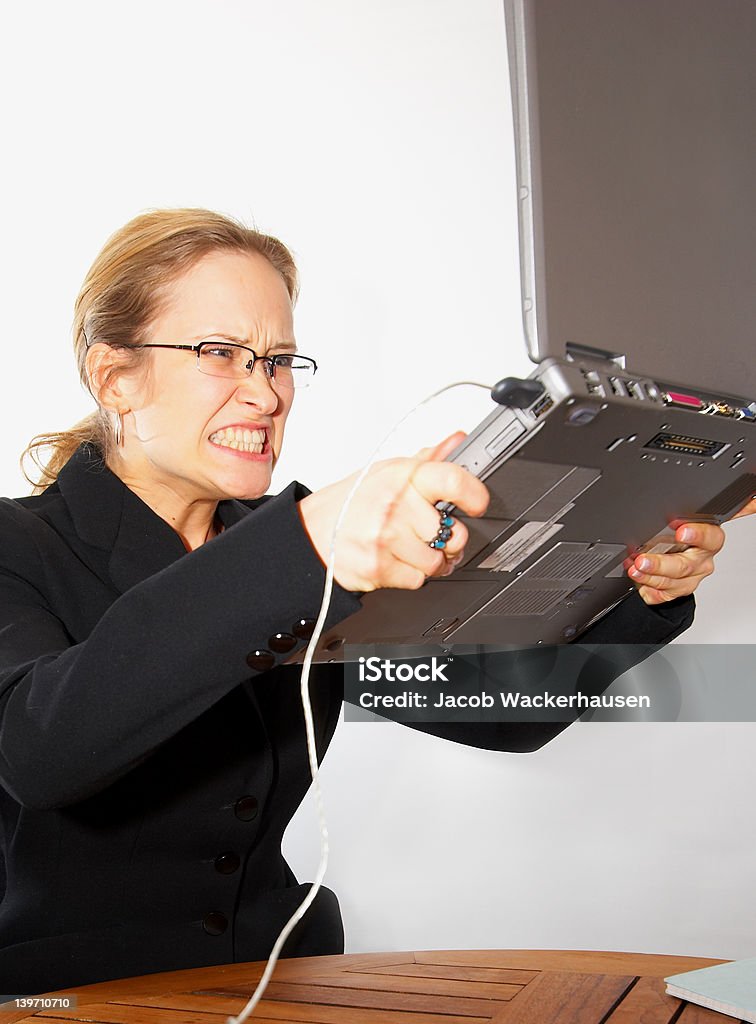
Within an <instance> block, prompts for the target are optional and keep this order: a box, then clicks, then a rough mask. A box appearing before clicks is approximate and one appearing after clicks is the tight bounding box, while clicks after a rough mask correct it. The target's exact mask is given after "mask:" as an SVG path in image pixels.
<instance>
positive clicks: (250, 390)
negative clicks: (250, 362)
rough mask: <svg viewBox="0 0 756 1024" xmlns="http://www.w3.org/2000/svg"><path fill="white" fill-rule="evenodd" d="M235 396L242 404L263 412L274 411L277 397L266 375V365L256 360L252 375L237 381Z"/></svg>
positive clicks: (271, 382)
mask: <svg viewBox="0 0 756 1024" xmlns="http://www.w3.org/2000/svg"><path fill="white" fill-rule="evenodd" d="M237 395H238V397H239V399H240V400H241V401H242V402H247V403H248V404H250V405H255V406H256V407H257V408H258V409H260V410H261V411H263V412H268V413H272V412H274V411H275V410H276V408H277V407H278V402H279V397H278V394H277V393H276V390H275V388H274V387H273V381H272V380H271V379H270V376H269V374H268V366H267V363H265V362H263V360H262V359H258V360H257V362H256V363H255V365H254V368H253V370H252V373H250V374H249V375H248V376H246V377H243V378H242V379H241V380H240V381H239V384H238V387H237Z"/></svg>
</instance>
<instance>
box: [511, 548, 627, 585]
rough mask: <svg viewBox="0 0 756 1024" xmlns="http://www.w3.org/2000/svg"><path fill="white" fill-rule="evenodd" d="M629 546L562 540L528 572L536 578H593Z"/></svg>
mask: <svg viewBox="0 0 756 1024" xmlns="http://www.w3.org/2000/svg"><path fill="white" fill-rule="evenodd" d="M624 551H625V549H624V548H623V547H621V546H620V545H618V544H594V545H593V546H592V547H586V545H585V544H575V543H569V542H567V541H562V542H560V543H559V544H555V545H554V547H553V548H552V549H551V551H549V552H548V554H546V555H544V556H543V558H541V559H539V560H538V561H537V562H536V563H535V564H534V565H532V566H531V568H530V569H529V570H528V572H527V574H526V575H527V576H528V577H529V578H530V579H535V580H545V579H548V580H576V581H578V582H582V581H583V580H587V579H589V578H590V577H591V576H593V574H594V573H596V572H598V571H599V569H601V568H602V567H603V566H605V565H606V564H607V563H608V562H611V561H614V560H615V559H616V557H617V555H619V554H620V552H622V553H624Z"/></svg>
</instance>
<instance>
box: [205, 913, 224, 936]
mask: <svg viewBox="0 0 756 1024" xmlns="http://www.w3.org/2000/svg"><path fill="white" fill-rule="evenodd" d="M202 927H203V928H204V929H205V931H206V932H207V934H208V935H222V934H223V933H224V932H225V930H226V928H228V918H227V917H226V915H225V914H221V913H220V911H218V910H211V911H210V913H209V914H205V916H204V918H203V919H202Z"/></svg>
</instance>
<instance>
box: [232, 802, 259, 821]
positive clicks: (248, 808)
mask: <svg viewBox="0 0 756 1024" xmlns="http://www.w3.org/2000/svg"><path fill="white" fill-rule="evenodd" d="M257 810H258V803H257V797H255V796H241V797H239V799H238V800H237V801H236V803H235V804H234V814H235V815H236V817H237V818H239V819H240V820H241V821H252V819H253V818H256V817H257Z"/></svg>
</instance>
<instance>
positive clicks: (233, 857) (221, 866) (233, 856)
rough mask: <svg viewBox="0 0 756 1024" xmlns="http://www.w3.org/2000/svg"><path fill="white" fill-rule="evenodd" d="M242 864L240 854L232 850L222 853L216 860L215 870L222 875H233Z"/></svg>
mask: <svg viewBox="0 0 756 1024" xmlns="http://www.w3.org/2000/svg"><path fill="white" fill-rule="evenodd" d="M240 864H241V860H240V859H239V854H238V853H234V852H233V851H232V850H229V851H227V852H226V853H221V854H219V855H218V856H217V857H216V858H215V870H216V871H219V872H220V873H221V874H222V875H233V873H234V871H236V869H237V868H238V867H239V865H240Z"/></svg>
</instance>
